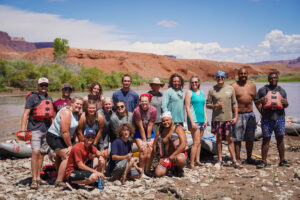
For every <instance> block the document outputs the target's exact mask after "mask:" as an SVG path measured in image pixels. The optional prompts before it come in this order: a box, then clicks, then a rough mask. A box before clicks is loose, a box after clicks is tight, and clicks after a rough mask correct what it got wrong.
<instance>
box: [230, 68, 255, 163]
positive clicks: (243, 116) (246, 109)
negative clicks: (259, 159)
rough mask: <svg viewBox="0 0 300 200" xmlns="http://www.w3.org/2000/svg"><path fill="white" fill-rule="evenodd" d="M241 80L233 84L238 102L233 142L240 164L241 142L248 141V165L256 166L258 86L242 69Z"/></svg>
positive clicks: (239, 73)
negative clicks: (249, 79)
mask: <svg viewBox="0 0 300 200" xmlns="http://www.w3.org/2000/svg"><path fill="white" fill-rule="evenodd" d="M238 78H239V80H238V81H237V82H235V83H233V84H232V87H233V88H234V90H235V96H236V100H237V102H238V113H239V114H238V120H237V123H236V124H235V126H234V133H233V141H234V149H235V154H236V159H237V161H238V162H240V160H241V158H240V150H241V142H242V141H246V150H247V160H246V162H247V163H248V164H255V160H253V159H252V158H251V155H252V149H253V142H254V139H255V129H256V119H255V115H254V113H253V102H254V101H255V98H256V86H255V85H254V83H252V82H249V81H247V79H248V71H247V69H246V68H241V69H240V70H239V71H238Z"/></svg>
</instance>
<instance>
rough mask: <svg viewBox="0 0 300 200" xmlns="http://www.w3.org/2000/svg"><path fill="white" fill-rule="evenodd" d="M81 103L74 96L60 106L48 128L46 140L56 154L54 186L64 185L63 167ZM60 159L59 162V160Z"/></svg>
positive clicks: (64, 166) (72, 138)
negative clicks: (66, 104) (64, 104)
mask: <svg viewBox="0 0 300 200" xmlns="http://www.w3.org/2000/svg"><path fill="white" fill-rule="evenodd" d="M82 104H83V99H82V98H81V97H74V98H73V99H72V100H71V102H70V104H69V105H68V106H66V107H64V108H62V109H61V110H60V111H59V112H58V113H57V115H56V117H55V119H54V121H53V123H52V125H51V126H50V128H49V129H48V133H47V136H46V140H47V143H48V145H49V146H50V148H51V149H53V150H54V152H55V154H56V159H55V160H56V168H57V170H58V176H57V178H56V181H55V186H65V184H64V183H63V179H64V175H65V169H66V165H67V161H68V157H69V154H70V151H71V149H72V141H74V137H75V134H74V133H75V131H76V129H77V127H78V115H79V114H80V111H81V108H82ZM60 161H61V162H60Z"/></svg>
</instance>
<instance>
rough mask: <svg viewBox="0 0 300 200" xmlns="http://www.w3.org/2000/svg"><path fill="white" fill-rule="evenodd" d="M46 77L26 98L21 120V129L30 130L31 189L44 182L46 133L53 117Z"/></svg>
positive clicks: (46, 146)
mask: <svg viewBox="0 0 300 200" xmlns="http://www.w3.org/2000/svg"><path fill="white" fill-rule="evenodd" d="M48 84H49V81H48V79H47V78H44V77H43V78H40V79H39V80H38V92H32V94H31V95H30V96H29V97H28V98H27V100H26V104H25V110H24V113H23V116H22V121H21V131H22V132H23V133H25V132H26V130H32V138H31V148H32V156H31V173H32V183H31V185H30V188H31V189H38V186H39V184H43V183H44V182H43V181H42V180H41V178H40V171H41V168H42V165H43V160H44V155H45V154H47V153H48V151H49V146H48V144H47V142H46V133H47V130H48V128H49V127H50V125H51V122H52V120H53V117H54V108H53V102H52V98H51V97H50V96H48V94H47V91H48Z"/></svg>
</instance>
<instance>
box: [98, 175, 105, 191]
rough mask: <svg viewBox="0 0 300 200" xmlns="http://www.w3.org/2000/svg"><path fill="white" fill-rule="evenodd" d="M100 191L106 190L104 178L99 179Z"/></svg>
mask: <svg viewBox="0 0 300 200" xmlns="http://www.w3.org/2000/svg"><path fill="white" fill-rule="evenodd" d="M98 189H99V190H103V189H104V181H103V178H102V177H101V178H99V177H98Z"/></svg>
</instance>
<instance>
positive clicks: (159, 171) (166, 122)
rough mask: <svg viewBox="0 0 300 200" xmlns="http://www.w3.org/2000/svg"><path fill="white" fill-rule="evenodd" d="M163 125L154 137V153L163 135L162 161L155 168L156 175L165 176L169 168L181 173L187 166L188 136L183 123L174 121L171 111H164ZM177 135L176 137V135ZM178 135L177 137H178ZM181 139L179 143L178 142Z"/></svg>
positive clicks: (161, 142) (161, 146)
mask: <svg viewBox="0 0 300 200" xmlns="http://www.w3.org/2000/svg"><path fill="white" fill-rule="evenodd" d="M161 118H162V122H161V124H162V126H161V128H160V130H159V131H158V132H157V133H156V134H155V139H154V145H153V149H154V154H155V153H156V152H155V151H156V145H157V141H158V137H159V136H160V137H161V141H160V142H159V143H160V144H161V145H160V152H161V155H160V161H159V163H158V165H157V166H156V169H155V176H156V177H162V176H165V175H166V174H167V172H168V170H173V172H175V173H176V172H177V173H178V175H180V172H182V169H183V168H184V167H185V166H186V159H187V153H186V152H185V148H186V136H185V132H184V130H183V128H182V126H181V125H175V124H174V123H173V119H172V114H171V112H170V111H167V112H164V113H163V114H162V116H161ZM174 136H175V137H174ZM176 136H177V137H176ZM178 140H179V144H178Z"/></svg>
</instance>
